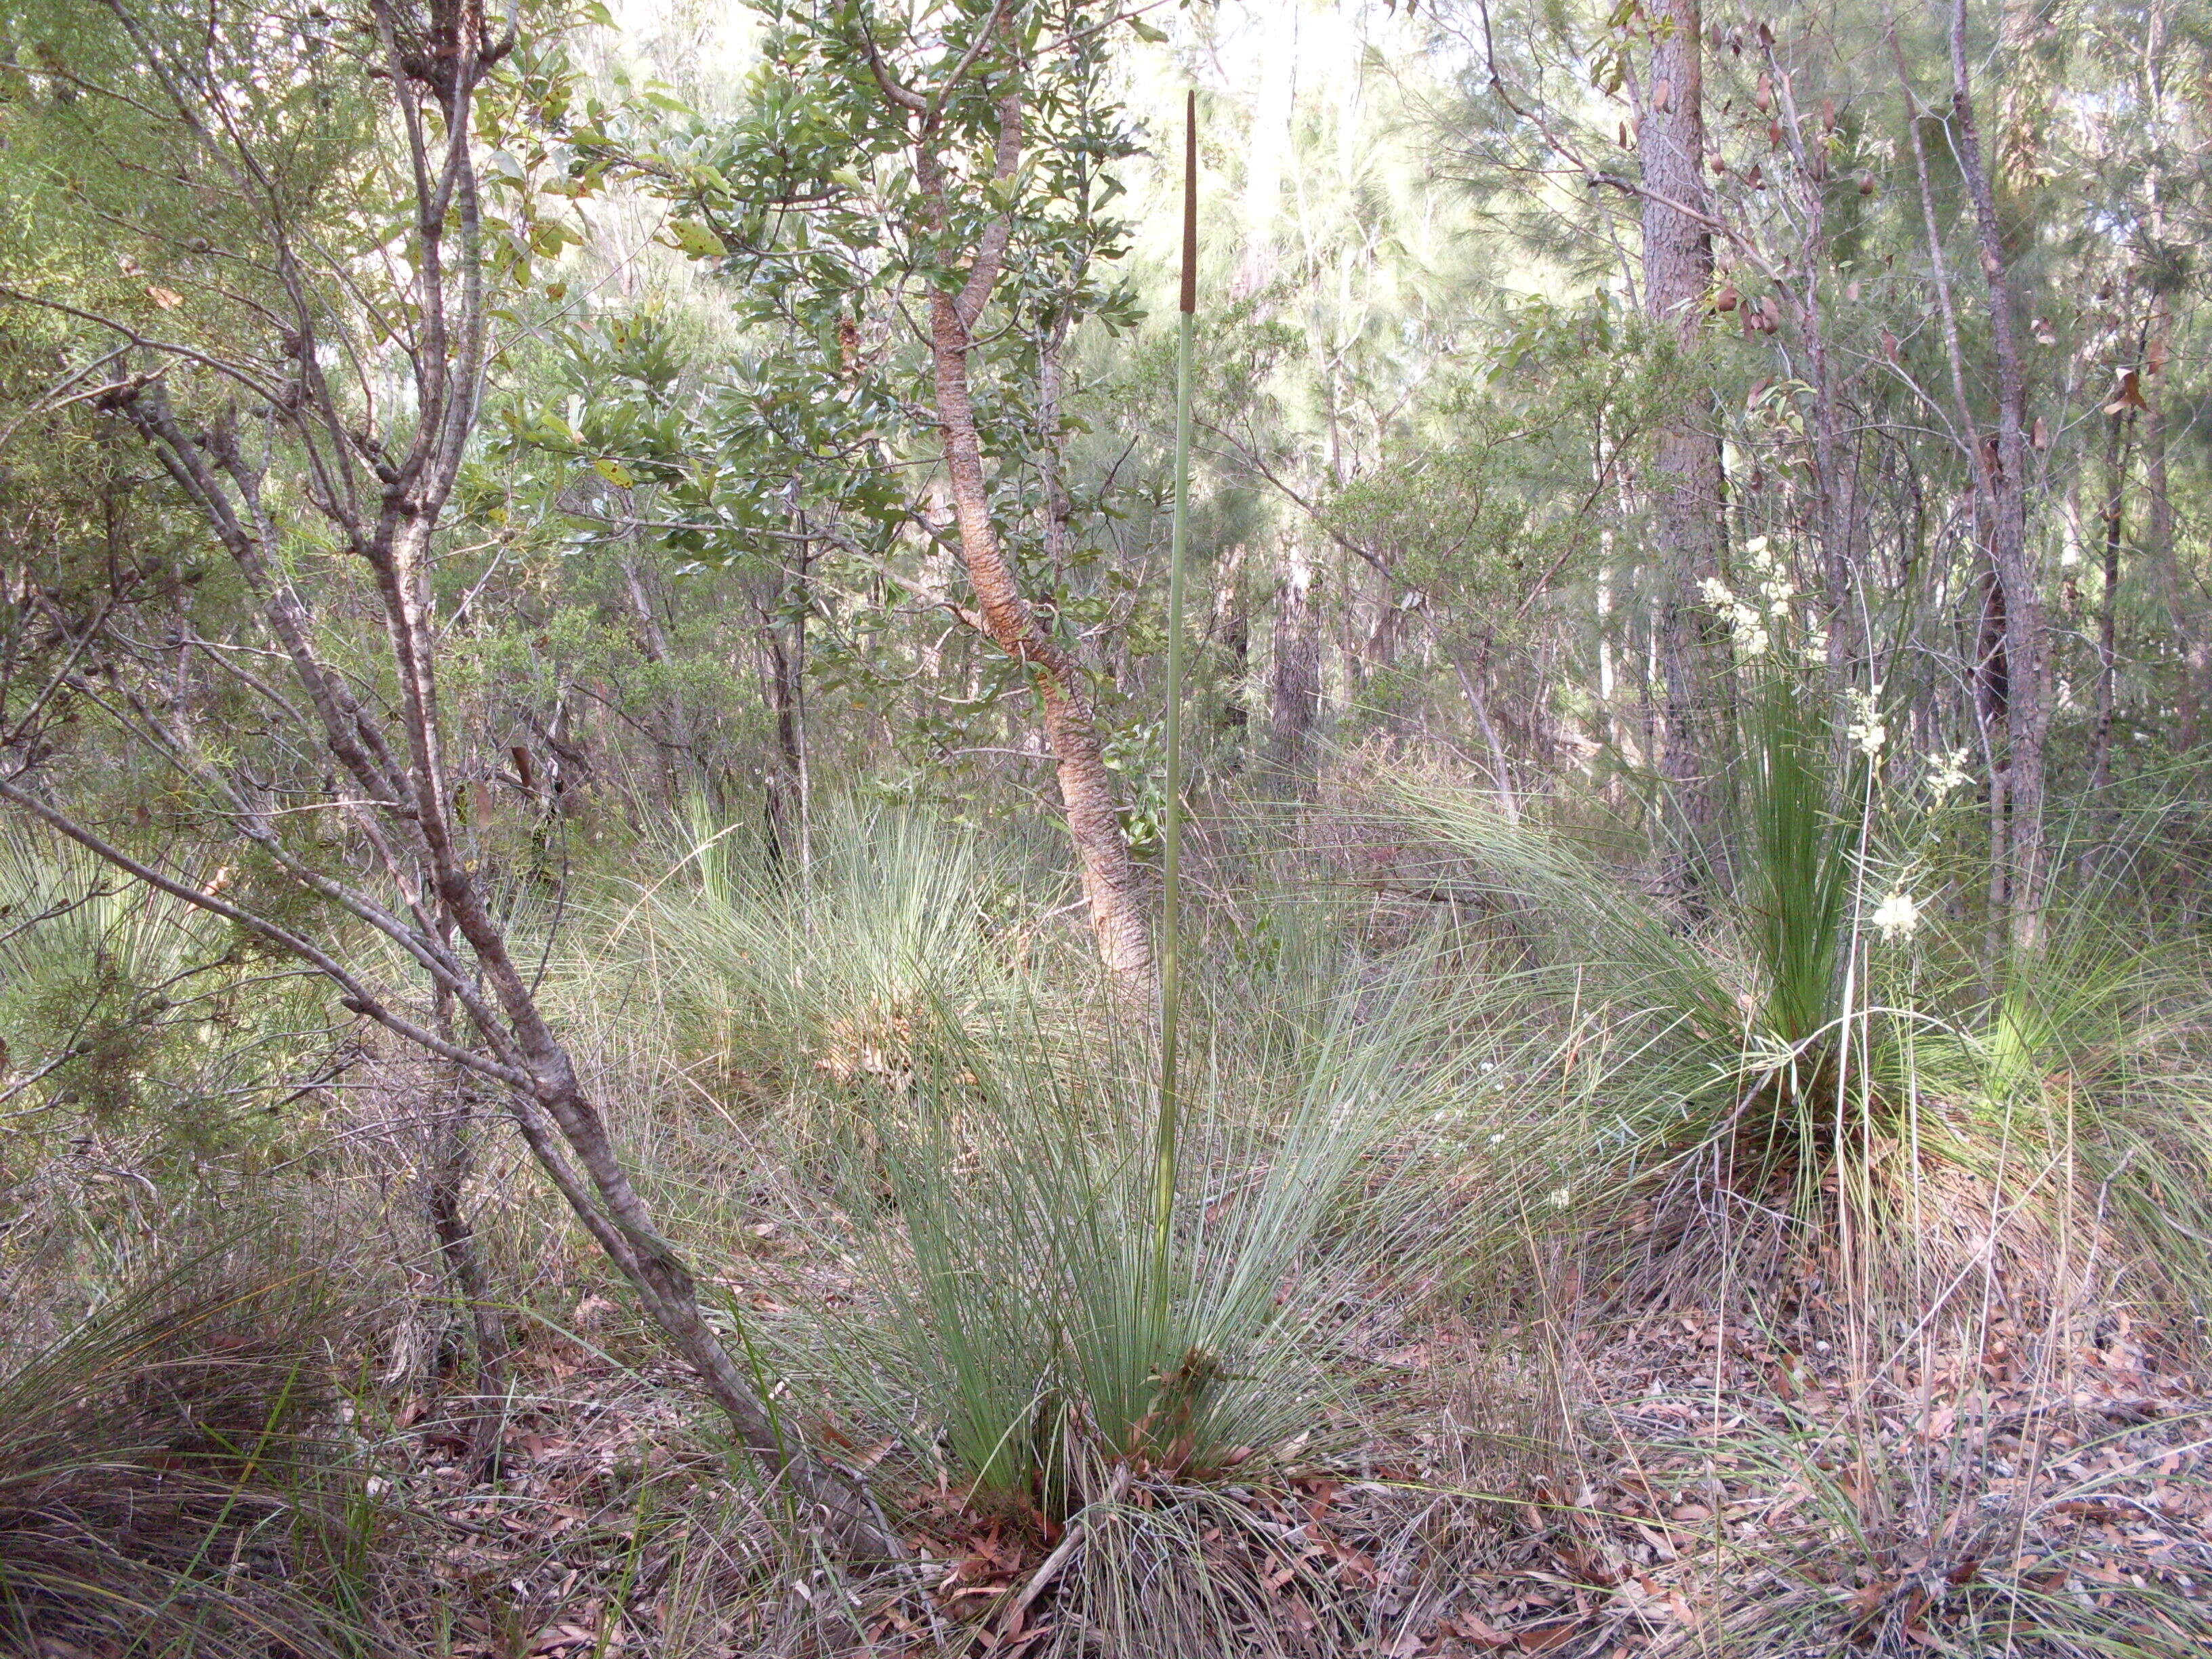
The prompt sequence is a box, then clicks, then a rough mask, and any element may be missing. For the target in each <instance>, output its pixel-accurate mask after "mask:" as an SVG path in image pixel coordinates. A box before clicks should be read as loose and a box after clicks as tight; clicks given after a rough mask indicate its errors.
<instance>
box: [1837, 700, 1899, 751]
mask: <svg viewBox="0 0 2212 1659" xmlns="http://www.w3.org/2000/svg"><path fill="white" fill-rule="evenodd" d="M1850 699H1851V710H1852V713H1853V714H1855V715H1857V718H1856V719H1855V720H1852V721H1851V723H1850V726H1847V727H1846V728H1844V736H1845V737H1847V738H1850V744H1851V747H1852V748H1854V749H1856V750H1858V751H1859V753H1861V754H1862V755H1864V756H1865V757H1867V758H1868V759H1869V760H1874V759H1875V758H1877V757H1879V756H1880V755H1881V748H1882V745H1883V744H1886V743H1887V742H1888V741H1889V727H1888V726H1886V725H1884V724H1883V723H1882V718H1881V707H1880V699H1881V687H1880V686H1879V685H1877V686H1875V688H1874V689H1873V690H1870V691H1853V692H1852V693H1850Z"/></svg>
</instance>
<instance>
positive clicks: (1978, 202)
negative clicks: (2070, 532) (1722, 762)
mask: <svg viewBox="0 0 2212 1659" xmlns="http://www.w3.org/2000/svg"><path fill="white" fill-rule="evenodd" d="M1951 117H1952V133H1953V137H1954V140H1955V143H1956V144H1957V150H1958V160H1959V171H1960V177H1961V178H1962V179H1964V181H1965V183H1966V195H1967V197H1968V199H1969V200H1970V201H1971V202H1972V204H1973V209H1974V232H1975V241H1976V244H1977V246H1978V251H1979V252H1980V256H1981V265H1982V276H1983V278H1984V282H1985V283H1986V284H1987V287H1988V294H1989V310H1990V356H1992V357H1993V358H1994V360H1995V368H1996V402H1997V410H1996V414H1997V431H1996V453H1995V455H1994V456H1993V457H1992V458H1991V459H1990V461H1989V462H1988V463H1987V464H1986V465H1985V469H1984V470H1985V471H1986V473H1987V475H1988V478H1989V489H1990V496H1991V506H1992V508H1993V516H1992V521H1991V523H1990V566H1991V568H1992V570H1993V571H1994V573H1995V575H1996V586H1997V589H1998V592H2000V594H2001V595H2002V599H2003V602H2004V653H2005V670H2006V693H2007V695H2006V698H2005V795H2006V802H2007V806H2008V815H2007V823H2006V826H2005V829H2006V836H2005V838H2006V843H2007V847H2006V865H2007V870H2006V875H2007V882H2006V885H2007V889H2008V890H2007V893H2006V908H2007V912H2008V924H2009V931H2010V935H2011V942H2012V947H2013V949H2014V950H2015V951H2019V952H2021V953H2027V954H2032V953H2033V952H2035V951H2039V950H2040V949H2041V948H2042V945H2043V910H2044V904H2045V890H2046V888H2047V886H2048V884H2049V869H2048V866H2049V861H2050V851H2049V845H2048V842H2047V841H2046V839H2045V833H2044V822H2043V819H2044V754H2043V749H2044V738H2045V733H2046V732H2048V730H2049V729H2050V725H2051V708H2050V699H2049V696H2048V695H2047V687H2048V684H2049V680H2050V661H2049V653H2050V641H2049V639H2048V638H2047V637H2046V635H2045V629H2044V621H2043V595H2042V592H2041V589H2040V586H2039V583H2038V582H2037V580H2036V569H2035V561H2034V557H2033V550H2031V549H2030V548H2029V546H2028V541H2027V482H2028V480H2027V421H2026V407H2027V387H2026V381H2025V379H2024V377H2023V375H2022V374H2021V356H2020V344H2019V340H2018V337H2017V336H2016V334H2015V329H2014V320H2015V319H2014V317H2013V297H2012V283H2011V279H2010V276H2009V275H2008V269H2007V262H2006V258H2005V246H2004V230H2003V227H2002V224H2001V223H2000V222H1999V221H1998V218H1997V209H1996V193H1995V191H1994V190H1993V189H1992V188H1991V186H1990V169H1989V164H1988V161H1987V160H1986V159H1985V158H1984V155H1983V153H1982V141H1981V135H1980V132H1979V131H1978V128H1977V127H1976V125H1975V121H1974V102H1973V97H1972V89H1971V87H1970V84H1969V76H1968V71H1967V63H1966V0H1952V7H1951Z"/></svg>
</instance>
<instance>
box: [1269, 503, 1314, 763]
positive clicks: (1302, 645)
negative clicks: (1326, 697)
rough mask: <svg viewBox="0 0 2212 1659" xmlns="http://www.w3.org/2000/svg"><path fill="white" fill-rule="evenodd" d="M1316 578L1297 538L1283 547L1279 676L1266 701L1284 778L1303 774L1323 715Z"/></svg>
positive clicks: (1276, 652) (1276, 650)
mask: <svg viewBox="0 0 2212 1659" xmlns="http://www.w3.org/2000/svg"><path fill="white" fill-rule="evenodd" d="M1313 588H1314V572H1313V567H1312V565H1311V563H1310V562H1309V561H1308V560H1307V559H1306V557H1305V556H1304V550H1303V549H1301V548H1300V547H1299V546H1298V544H1297V539H1296V538H1285V540H1284V543H1283V561H1282V580H1281V586H1280V587H1279V590H1278V592H1277V596H1276V601H1275V629H1274V659H1275V660H1274V673H1273V683H1272V685H1271V687H1270V691H1269V696H1268V699H1267V723H1268V730H1269V735H1270V739H1271V741H1270V744H1269V747H1270V750H1271V753H1270V755H1269V759H1270V761H1271V763H1273V765H1274V767H1275V768H1276V769H1278V770H1279V771H1281V772H1284V773H1285V774H1289V775H1296V774H1297V773H1298V772H1300V771H1301V770H1303V769H1304V766H1305V764H1306V762H1307V759H1308V757H1309V751H1310V747H1311V744H1312V739H1313V729H1314V726H1315V725H1316V722H1317V721H1318V720H1319V718H1320V714H1321V629H1320V626H1319V618H1318V617H1316V614H1315V612H1316V605H1315V604H1314V592H1313Z"/></svg>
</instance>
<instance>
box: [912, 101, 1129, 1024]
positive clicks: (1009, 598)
mask: <svg viewBox="0 0 2212 1659" xmlns="http://www.w3.org/2000/svg"><path fill="white" fill-rule="evenodd" d="M996 101H997V107H998V115H999V136H998V142H997V145H996V153H995V155H994V158H993V159H994V169H993V171H994V178H995V179H996V180H997V182H999V183H1000V184H1002V185H1003V184H1006V183H1007V182H1009V181H1011V180H1012V179H1013V178H1014V176H1015V173H1016V172H1017V170H1018V167H1019V165H1020V162H1021V154H1022V100H1021V95H1020V94H1019V92H1018V90H1008V91H1006V92H1005V93H1003V94H1000V97H999V98H998V100H996ZM935 141H936V140H935V131H934V128H933V126H932V125H930V123H929V121H928V120H927V119H926V120H925V121H924V124H923V127H922V131H921V136H920V137H919V138H918V140H917V141H916V144H915V176H916V179H917V181H918V182H919V183H920V185H921V191H922V196H923V198H924V201H925V202H926V204H927V211H928V214H929V216H930V218H931V220H932V221H933V223H934V224H936V225H938V226H940V227H941V226H942V225H943V224H944V223H945V222H946V221H947V219H948V217H949V211H948V208H947V204H946V199H945V192H946V191H947V189H948V185H947V184H946V180H945V168H944V165H943V163H942V162H941V161H940V160H939V157H938V155H937V152H936V149H935V148H934V144H935ZM1012 234H1013V228H1012V224H1011V222H1008V221H1007V220H1006V219H999V220H997V221H994V222H993V223H992V224H991V225H990V226H989V227H988V228H987V229H986V230H985V231H984V232H983V234H981V237H979V238H978V239H977V240H976V243H975V246H974V248H973V249H972V250H971V251H970V253H969V258H967V259H966V260H965V261H964V262H963V264H961V265H960V266H957V267H955V268H953V269H950V270H945V271H944V272H943V273H942V274H943V276H944V277H945V283H946V286H945V287H941V288H939V289H937V290H936V291H934V292H933V294H932V295H930V299H929V334H930V342H929V343H930V362H931V367H932V369H933V373H934V379H935V386H936V393H937V425H938V431H939V434H940V435H941V436H942V438H943V440H944V444H945V477H946V480H947V482H948V483H950V485H951V495H952V518H953V523H954V526H955V527H956V529H957V532H958V533H959V538H960V557H961V562H962V563H963V565H965V566H966V568H967V571H968V585H969V587H970V588H971V589H972V590H973V591H974V592H975V604H976V611H977V613H978V614H977V616H976V617H975V618H973V620H975V622H976V623H977V625H978V626H979V627H980V628H981V630H982V631H983V633H985V634H986V635H988V636H989V637H990V640H991V641H992V643H993V644H994V645H996V646H997V647H999V649H1000V650H1001V651H1004V652H1005V653H1006V654H1007V655H1008V656H1010V657H1012V658H1013V659H1014V660H1015V661H1017V662H1018V663H1020V664H1021V665H1023V666H1024V668H1027V669H1028V670H1029V671H1030V678H1031V680H1032V682H1033V684H1035V685H1036V691H1037V697H1038V701H1039V702H1041V703H1042V706H1043V714H1044V730H1045V739H1046V741H1047V742H1048V744H1050V745H1051V747H1052V752H1053V757H1054V759H1055V760H1056V761H1057V762H1058V763H1059V771H1060V805H1061V808H1062V810H1063V811H1064V812H1065V814H1066V819H1067V833H1068V837H1069V839H1070V840H1072V841H1073V842H1074V843H1075V852H1076V857H1077V860H1079V863H1080V865H1081V867H1082V876H1083V897H1084V902H1085V907H1086V908H1088V910H1089V912H1090V917H1091V934H1092V936H1093V938H1094V939H1096V940H1097V945H1098V956H1099V960H1100V961H1102V962H1103V963H1105V965H1106V971H1107V974H1108V975H1109V977H1110V979H1111V980H1112V981H1113V983H1114V986H1115V991H1116V993H1117V994H1119V995H1121V997H1122V998H1123V999H1124V1000H1127V1001H1132V1002H1134V1001H1139V1000H1142V999H1143V998H1145V997H1146V996H1149V995H1150V994H1151V991H1152V940H1151V938H1150V937H1149V935H1148V934H1147V933H1146V928H1145V921H1144V916H1143V914H1142V912H1141V911H1140V909H1139V905H1138V902H1137V878H1136V871H1135V868H1134V866H1133V865H1132V864H1131V862H1130V860H1129V848H1128V843H1127V842H1126V841H1124V840H1123V839H1122V836H1121V815H1120V813H1119V812H1118V811H1116V810H1115V801H1114V787H1113V782H1112V781H1111V779H1109V777H1108V775H1107V772H1106V760H1105V756H1104V754H1103V750H1101V749H1100V747H1099V743H1098V727H1097V720H1096V717H1095V716H1094V714H1093V713H1092V709H1091V697H1090V693H1089V691H1088V690H1087V689H1086V688H1085V684H1084V676H1083V670H1082V667H1081V665H1079V664H1078V663H1077V662H1076V660H1075V659H1074V658H1073V656H1072V655H1071V654H1070V653H1068V651H1067V650H1066V647H1063V646H1062V645H1061V644H1060V642H1059V641H1057V640H1055V639H1054V638H1053V637H1052V635H1050V634H1049V633H1048V632H1047V631H1046V630H1045V629H1044V627H1043V625H1042V623H1039V622H1038V620H1037V617H1036V611H1034V610H1033V609H1032V608H1031V606H1030V602H1029V600H1028V599H1027V598H1026V597H1025V596H1024V594H1023V592H1022V591H1021V586H1020V584H1019V583H1018V581H1017V580H1015V577H1014V569H1013V566H1012V563H1011V562H1009V561H1008V559H1007V557H1006V550H1005V548H1004V546H1003V545H1002V544H1000V539H999V528H998V526H997V525H996V524H995V523H994V522H993V520H992V518H991V489H990V480H989V478H988V477H987V474H986V473H985V471H984V468H983V446H982V441H981V437H980V436H979V435H978V433H977V431H976V426H975V402H974V398H973V395H972V393H971V392H970V389H969V353H970V352H972V351H973V350H974V349H975V337H974V334H973V330H974V328H975V323H976V321H977V319H979V318H981V315H982V313H983V307H984V306H985V304H986V303H987V302H988V301H989V299H990V297H991V290H992V289H993V288H994V286H995V285H996V283H997V282H998V278H999V271H1000V265H1001V264H1002V262H1003V261H1004V259H1005V258H1006V246H1007V243H1008V241H1009V240H1011V238H1012ZM956 278H957V279H958V280H957V285H956V283H955V279H956Z"/></svg>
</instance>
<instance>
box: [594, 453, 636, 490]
mask: <svg viewBox="0 0 2212 1659" xmlns="http://www.w3.org/2000/svg"><path fill="white" fill-rule="evenodd" d="M592 467H593V469H594V470H596V471H598V473H599V476H600V477H602V478H605V480H606V481H607V482H608V483H611V484H612V485H613V486H614V487H615V488H616V489H636V488H637V478H636V476H635V474H633V473H632V472H631V471H630V470H629V468H628V467H626V466H624V465H623V464H622V463H621V462H620V461H617V460H612V459H608V458H607V457H605V456H602V457H600V458H599V459H598V460H596V461H593V462H592Z"/></svg>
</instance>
